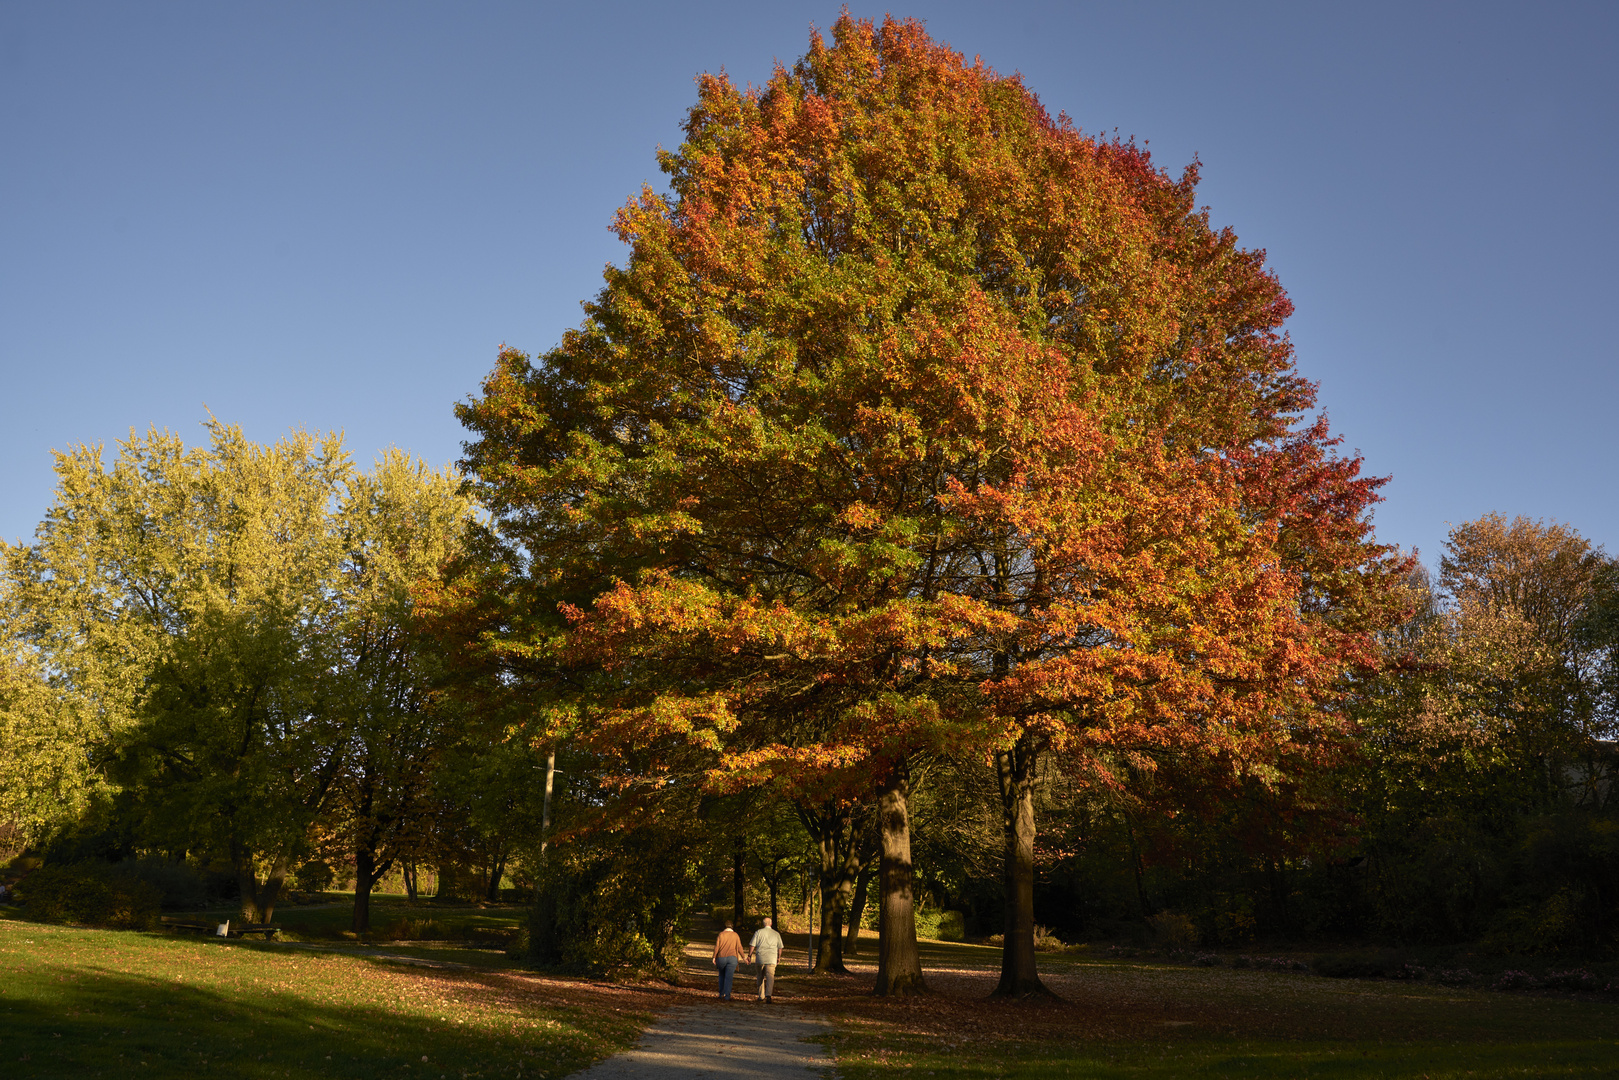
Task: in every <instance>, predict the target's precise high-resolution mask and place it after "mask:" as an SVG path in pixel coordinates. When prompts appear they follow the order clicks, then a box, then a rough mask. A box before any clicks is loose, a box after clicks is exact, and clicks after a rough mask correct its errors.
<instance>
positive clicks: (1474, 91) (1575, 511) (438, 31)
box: [0, 0, 1619, 561]
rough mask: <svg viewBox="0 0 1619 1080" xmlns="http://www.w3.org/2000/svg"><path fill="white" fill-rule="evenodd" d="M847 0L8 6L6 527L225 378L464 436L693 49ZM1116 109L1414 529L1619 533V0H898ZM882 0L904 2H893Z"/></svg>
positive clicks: (257, 414)
mask: <svg viewBox="0 0 1619 1080" xmlns="http://www.w3.org/2000/svg"><path fill="white" fill-rule="evenodd" d="M837 10H838V9H837V7H836V5H835V4H833V3H799V4H767V3H746V4H742V3H737V4H722V3H709V4H704V3H688V4H667V3H659V4H652V3H642V2H630V3H621V4H617V5H601V6H597V7H590V6H588V5H580V4H568V5H561V4H557V5H549V4H541V3H522V4H501V3H464V4H450V3H437V4H411V3H373V4H359V3H319V4H299V3H290V2H282V3H276V4H258V5H248V4H220V3H198V4H165V3H156V2H151V3H140V4H129V3H105V4H75V3H66V2H59V0H51V2H45V0H38V2H19V0H5V2H4V3H3V4H0V375H3V379H0V458H3V461H4V468H3V470H0V535H3V536H5V537H6V538H7V539H16V538H18V537H22V536H27V535H29V534H30V533H31V532H32V530H33V527H34V525H35V524H36V523H37V522H38V521H39V519H40V517H41V516H42V515H43V513H44V511H45V509H46V507H47V506H48V505H49V503H50V499H51V490H52V483H53V480H52V475H51V471H50V465H51V460H50V451H51V449H52V448H65V447H68V446H70V445H72V444H75V443H79V442H93V441H98V440H100V441H106V442H108V443H111V442H112V441H114V440H116V439H119V438H121V437H123V436H125V435H126V434H127V432H128V430H129V429H130V428H131V427H135V428H139V429H142V430H144V429H145V428H146V427H147V426H148V425H151V424H156V425H159V426H162V427H168V428H170V429H172V430H175V431H178V432H180V433H182V434H184V435H186V436H187V437H188V438H192V439H200V438H201V435H202V431H201V428H200V427H199V426H198V423H199V421H200V420H202V419H203V418H204V415H205V414H204V406H205V405H206V406H207V407H208V408H210V409H212V410H213V411H214V413H215V414H216V415H218V416H219V417H220V418H221V419H224V420H229V421H235V422H239V423H241V424H242V425H244V427H245V428H246V429H247V432H248V434H249V435H250V436H252V437H254V438H257V439H263V440H268V439H271V438H274V437H275V436H277V435H279V434H280V433H282V432H284V431H285V430H287V429H288V428H290V427H293V426H303V427H308V428H315V429H329V428H341V429H343V430H345V431H346V432H347V436H348V444H349V446H350V448H351V450H352V451H353V452H354V454H355V456H356V457H357V458H359V459H360V460H361V461H368V460H369V459H370V458H371V457H372V456H373V455H374V454H375V453H376V452H377V451H379V450H380V449H382V448H383V447H385V446H388V445H398V446H401V447H404V448H405V449H408V450H410V451H412V452H414V453H417V454H419V455H422V456H423V457H425V458H427V459H428V460H430V461H433V462H436V463H442V462H446V461H450V460H453V459H454V458H455V457H456V456H457V455H458V453H459V445H460V439H461V438H462V432H461V430H460V429H459V427H458V426H457V424H456V422H455V419H454V417H453V415H452V414H451V405H452V403H453V402H455V401H456V400H458V399H461V398H463V397H465V396H466V395H468V394H470V393H472V392H473V391H475V390H476V388H477V386H478V381H479V379H480V377H481V376H482V375H483V374H484V373H485V372H486V371H487V370H488V369H489V367H490V366H491V364H492V363H493V360H494V357H495V353H496V350H497V347H498V346H499V345H500V344H501V343H502V342H509V343H510V344H512V345H514V346H518V347H520V348H523V349H525V350H528V351H530V352H534V351H540V350H544V349H546V348H548V347H549V346H551V345H553V344H554V343H555V342H556V341H557V340H558V338H559V336H560V335H561V333H562V331H563V330H564V329H565V328H566V327H568V326H571V325H573V324H575V323H577V322H578V320H579V318H580V312H579V308H578V304H579V301H580V300H582V299H584V298H586V297H588V296H590V295H591V294H593V293H594V292H595V291H596V289H597V288H598V287H599V284H600V273H601V268H602V266H603V264H604V263H606V262H608V261H610V260H617V259H619V258H621V256H622V249H621V248H620V247H619V246H618V244H617V242H616V241H615V240H614V239H613V237H612V236H611V235H610V234H609V233H608V231H607V228H606V226H607V223H608V221H609V219H610V218H611V215H612V213H613V210H614V209H615V207H617V206H618V205H619V204H620V203H622V202H623V200H624V199H625V198H626V197H628V196H629V195H631V194H632V193H634V192H635V191H637V190H638V189H639V187H640V185H641V184H642V182H643V181H652V182H654V183H656V182H658V181H659V179H660V178H659V174H658V172H657V169H656V165H655V162H654V158H653V153H654V150H655V148H656V147H657V146H658V145H659V144H660V143H662V144H664V145H667V146H673V145H675V144H676V143H677V142H678V140H679V130H678V124H679V122H680V119H681V117H682V115H683V113H684V111H685V109H686V108H687V107H688V106H689V105H690V103H691V101H692V100H693V97H694V89H693V85H692V79H693V76H694V75H696V74H697V73H698V72H701V71H715V70H718V69H719V68H721V67H722V66H723V67H724V68H725V69H726V70H728V71H729V72H730V73H731V74H732V76H733V77H735V78H737V79H738V80H739V81H749V80H752V81H755V82H758V81H763V80H764V79H765V78H766V77H767V76H768V74H769V72H770V68H771V64H772V61H773V60H775V59H780V60H782V61H784V62H789V63H790V62H791V61H792V60H794V59H795V58H797V57H798V56H799V55H800V54H801V53H802V52H803V51H804V49H805V46H806V42H807V40H808V33H809V28H810V26H811V24H812V23H813V24H816V25H819V26H822V27H825V26H828V25H829V24H830V23H831V22H832V21H833V19H834V18H835V17H836V16H837ZM892 10H893V11H894V13H895V14H896V15H912V16H916V17H918V18H922V19H924V20H926V22H927V25H928V27H929V29H930V31H931V32H932V33H933V35H934V36H935V37H936V38H939V39H941V40H944V41H947V42H949V43H950V44H952V45H953V46H955V47H956V48H957V49H959V50H961V51H963V52H965V53H966V54H967V55H968V56H972V55H974V54H979V55H982V56H983V58H984V59H985V61H987V62H988V63H989V64H991V65H992V66H994V67H995V68H996V69H998V70H1000V71H1004V72H1011V71H1021V72H1022V73H1023V75H1024V76H1025V78H1026V80H1027V82H1028V84H1029V85H1030V86H1031V87H1032V88H1033V89H1034V90H1035V91H1036V92H1038V93H1039V94H1040V96H1041V98H1042V99H1043V100H1044V101H1045V103H1046V104H1047V106H1048V107H1049V108H1050V109H1051V110H1052V111H1053V112H1056V111H1059V110H1061V111H1065V112H1067V113H1068V114H1069V115H1070V116H1072V117H1073V118H1074V120H1075V122H1076V123H1078V124H1079V125H1080V126H1081V127H1082V128H1084V129H1086V130H1090V131H1108V132H1111V131H1112V130H1113V129H1115V128H1117V129H1118V131H1119V132H1120V133H1122V134H1126V135H1129V134H1134V135H1136V136H1137V137H1138V138H1143V139H1147V140H1150V143H1151V148H1152V150H1153V153H1154V155H1155V157H1156V158H1157V160H1158V161H1159V162H1160V163H1161V164H1163V165H1164V166H1166V167H1168V168H1169V169H1170V170H1171V171H1173V172H1178V171H1179V169H1180V168H1181V167H1182V166H1183V165H1184V164H1185V163H1186V162H1187V161H1189V160H1190V159H1191V158H1192V156H1193V155H1194V154H1196V155H1197V156H1199V157H1200V158H1201V159H1202V161H1203V165H1204V177H1205V180H1204V184H1203V187H1202V201H1203V202H1205V203H1207V204H1208V205H1209V206H1210V207H1211V208H1212V212H1213V217H1214V219H1215V221H1216V222H1217V223H1219V224H1226V225H1231V226H1232V227H1234V228H1235V229H1236V231H1237V234H1238V235H1239V236H1240V237H1241V238H1242V240H1243V242H1244V243H1245V244H1246V245H1247V246H1250V247H1263V248H1265V249H1267V250H1268V252H1269V255H1270V260H1271V264H1272V265H1273V266H1274V268H1275V269H1276V271H1277V272H1278V273H1279V275H1280V276H1281V279H1282V281H1283V283H1284V284H1285V285H1286V287H1287V288H1288V290H1289V292H1290V293H1291V294H1292V296H1293V298H1294V301H1295V303H1296V304H1297V307H1298V313H1297V314H1296V315H1295V316H1294V318H1293V320H1292V322H1291V324H1290V326H1291V332H1292V335H1293V338H1294V340H1295V342H1296V343H1297V346H1298V351H1299V364H1300V367H1301V368H1302V370H1303V371H1304V373H1305V374H1306V375H1308V376H1309V377H1311V378H1313V379H1316V380H1319V382H1320V384H1321V402H1322V405H1323V406H1324V407H1325V408H1326V409H1327V411H1328V412H1329V413H1330V415H1331V417H1332V422H1333V426H1334V428H1335V429H1336V430H1337V431H1338V432H1339V433H1341V434H1342V435H1343V436H1344V437H1345V440H1346V444H1347V446H1348V447H1351V448H1354V447H1358V448H1360V450H1361V451H1362V452H1363V453H1364V454H1365V457H1366V461H1367V465H1368V468H1369V469H1370V470H1371V471H1372V472H1375V473H1380V474H1389V475H1392V476H1393V481H1392V483H1391V484H1390V485H1389V487H1388V488H1387V490H1386V494H1387V502H1385V503H1384V504H1383V505H1382V506H1381V507H1380V508H1379V509H1378V511H1377V517H1376V522H1377V527H1378V533H1379V535H1380V536H1381V537H1382V538H1383V539H1385V540H1387V541H1391V542H1396V543H1400V544H1402V545H1405V546H1408V547H1409V546H1412V545H1419V546H1420V547H1421V548H1422V550H1423V554H1424V556H1425V557H1426V558H1427V559H1428V560H1430V561H1432V560H1433V559H1435V558H1436V557H1437V554H1438V551H1439V548H1440V545H1441V544H1442V542H1443V539H1444V535H1445V531H1446V522H1447V521H1449V522H1461V521H1465V520H1468V519H1470V518H1473V517H1476V516H1477V515H1479V514H1481V513H1484V512H1486V511H1490V510H1499V511H1502V512H1504V513H1507V514H1527V515H1530V516H1532V517H1545V518H1554V519H1557V520H1560V521H1563V522H1567V523H1569V524H1571V525H1573V526H1574V527H1575V528H1577V529H1579V530H1580V531H1581V532H1582V533H1584V534H1585V535H1586V536H1588V537H1590V538H1592V539H1593V540H1596V541H1598V542H1601V543H1603V544H1605V545H1606V546H1607V547H1608V548H1610V549H1611V550H1615V551H1619V507H1616V504H1615V499H1614V494H1615V488H1614V481H1613V472H1614V465H1615V461H1616V460H1619V454H1616V451H1619V426H1616V425H1615V424H1614V423H1613V420H1612V417H1613V413H1614V409H1615V399H1616V390H1619V363H1616V362H1619V346H1616V344H1615V342H1616V340H1619V336H1616V333H1615V329H1614V323H1615V316H1616V314H1619V304H1616V301H1615V295H1616V286H1619V271H1616V269H1615V258H1614V253H1615V250H1616V248H1619V208H1616V195H1619V160H1616V159H1619V60H1616V56H1619V4H1614V3H1611V2H1604V3H1584V4H1580V3H1564V4H1559V3H1533V4H1531V3H1521V4H1491V3H1482V2H1474V3H1444V4H1438V3H1420V2H1418V3H1411V2H1406V3H1356V4H1325V3H1321V4H1313V3H1307V4H1300V3H1275V4H1240V3H1220V4H1209V3H1186V4H1177V3H1134V4H1127V3H1108V4H1085V3H1067V4H1038V3H1024V4H1019V3H1000V4H994V5H991V4H984V3H944V2H918V3H914V4H911V5H909V6H908V7H895V8H893V9H892ZM854 13H855V14H856V15H870V16H874V17H879V18H880V17H881V15H882V14H883V9H882V8H870V9H865V8H856V9H854Z"/></svg>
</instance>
